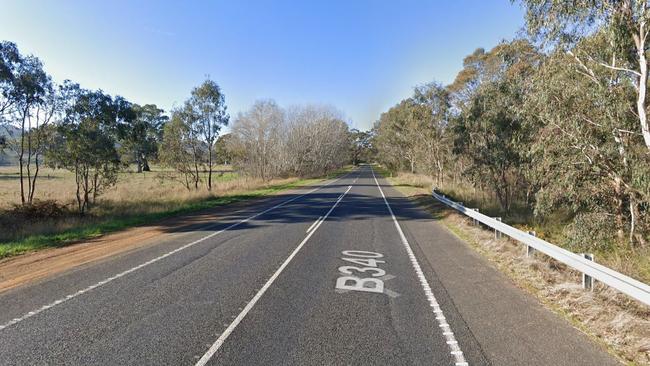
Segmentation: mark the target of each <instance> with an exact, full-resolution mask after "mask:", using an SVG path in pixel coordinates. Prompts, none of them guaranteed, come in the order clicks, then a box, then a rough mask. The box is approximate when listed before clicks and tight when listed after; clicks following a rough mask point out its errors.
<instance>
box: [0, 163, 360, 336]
mask: <svg viewBox="0 0 650 366" xmlns="http://www.w3.org/2000/svg"><path fill="white" fill-rule="evenodd" d="M347 175H348V174H345V175H344V176H342V177H339V178H338V179H335V180H332V181H331V182H329V183H327V184H323V185H320V186H318V187H316V188H314V189H312V190H310V191H309V192H307V193H305V194H302V195H300V196H296V197H293V198H290V199H288V200H286V201H282V202H280V203H279V204H277V205H275V206H273V207H271V208H268V209H266V210H264V211H262V212H259V213H256V214H255V215H253V216H250V217H247V218H245V219H243V220H241V221H238V222H236V223H234V224H232V225H230V226H228V227H226V228H224V229H221V230H219V231H216V232H214V233H212V234H209V235H207V236H204V237H202V238H201V239H198V240H195V241H193V242H191V243H188V244H185V245H183V246H182V247H179V248H176V249H174V250H172V251H170V252H167V253H165V254H163V255H161V256H159V257H156V258H153V259H151V260H149V261H147V262H144V263H141V264H139V265H137V266H135V267H133V268H130V269H127V270H126V271H123V272H120V273H118V274H116V275H114V276H112V277H109V278H106V279H104V280H102V281H99V282H97V283H95V284H93V285H90V286H88V287H86V288H84V289H81V290H79V291H77V292H75V293H74V294H70V295H67V296H65V297H63V298H61V299H58V300H56V301H53V302H51V303H49V304H47V305H43V306H42V307H40V308H39V309H36V310H33V311H30V312H28V313H26V314H25V315H23V316H21V317H18V318H14V319H12V320H10V321H8V322H6V323H4V324H0V330H3V329H5V328H7V327H9V326H12V325H14V324H16V323H19V322H21V321H23V320H25V319H28V318H31V317H33V316H35V315H38V314H40V313H42V312H43V311H45V310H47V309H50V308H52V307H54V306H56V305H60V304H62V303H64V302H66V301H68V300H71V299H74V298H75V297H77V296H79V295H82V294H84V293H86V292H88V291H91V290H94V289H96V288H98V287H100V286H103V285H105V284H107V283H109V282H111V281H114V280H116V279H118V278H120V277H124V276H126V275H128V274H129V273H132V272H135V271H137V270H139V269H141V268H144V267H146V266H148V265H150V264H154V263H156V262H158V261H160V260H162V259H165V258H167V257H169V256H171V255H174V254H176V253H178V252H180V251H182V250H185V249H187V248H189V247H192V246H194V245H196V244H198V243H201V242H203V241H205V240H207V239H210V238H212V237H214V236H216V235H219V234H221V233H223V232H224V231H227V230H230V229H232V228H234V227H236V226H239V225H241V224H243V223H246V222H248V221H250V220H252V219H254V218H256V217H258V216H261V215H263V214H265V213H267V212H269V211H272V210H275V209H276V208H279V207H282V206H284V205H286V204H287V203H290V202H293V201H295V200H297V199H299V198H302V197H304V196H307V195H309V194H311V193H313V192H316V191H317V190H319V189H322V188H324V187H327V186H329V185H331V184H332V183H334V182H337V181H339V180H341V179H343V178H344V177H346V176H347ZM348 191H349V188H348ZM346 193H347V191H346Z"/></svg>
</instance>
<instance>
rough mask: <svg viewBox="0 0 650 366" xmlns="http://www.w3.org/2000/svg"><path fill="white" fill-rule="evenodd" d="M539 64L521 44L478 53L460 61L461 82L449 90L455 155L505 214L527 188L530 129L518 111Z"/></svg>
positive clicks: (534, 54) (525, 44)
mask: <svg viewBox="0 0 650 366" xmlns="http://www.w3.org/2000/svg"><path fill="white" fill-rule="evenodd" d="M539 60H540V56H539V54H538V53H537V52H536V50H535V48H534V47H533V46H532V45H531V44H530V43H528V42H526V41H523V40H515V41H513V42H509V43H502V44H500V45H498V46H496V47H495V48H494V49H492V50H490V51H489V52H485V51H483V50H479V51H477V52H474V53H473V54H472V55H470V56H468V58H466V59H465V69H466V70H465V71H464V72H461V73H460V74H459V75H460V76H462V80H461V81H459V80H457V81H456V82H455V83H454V85H453V86H452V87H451V89H452V90H455V91H456V92H459V93H461V95H462V96H461V97H458V98H456V100H457V101H459V102H458V103H459V104H458V106H457V110H458V111H459V114H458V115H457V118H456V119H455V120H454V133H455V141H454V152H455V153H456V154H457V155H460V156H464V157H467V159H468V163H469V165H468V166H467V168H466V171H465V173H466V174H467V175H469V176H470V177H472V179H473V180H474V181H486V182H487V183H488V185H489V187H490V188H491V189H492V190H493V191H494V192H495V194H496V196H497V199H498V201H499V204H500V205H501V207H502V209H504V210H510V208H511V205H512V202H513V199H514V197H515V195H516V194H517V193H518V192H521V191H526V190H527V186H528V182H527V181H526V179H525V178H526V177H525V175H524V171H526V167H527V165H528V155H527V153H528V146H529V145H530V140H531V137H532V136H531V135H532V132H531V131H530V130H528V128H529V127H531V126H532V125H530V124H527V123H525V121H524V114H523V109H522V108H521V105H522V104H523V101H524V97H525V96H526V95H527V93H528V90H529V89H530V84H531V79H532V75H533V74H534V72H535V68H536V67H537V66H538V65H539Z"/></svg>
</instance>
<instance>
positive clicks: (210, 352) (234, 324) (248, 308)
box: [195, 186, 352, 366]
mask: <svg viewBox="0 0 650 366" xmlns="http://www.w3.org/2000/svg"><path fill="white" fill-rule="evenodd" d="M351 188H352V186H348V189H347V190H346V191H345V192H344V193H343V194H341V195H340V196H339V198H338V199H337V200H336V202H334V205H332V207H331V208H330V209H329V211H327V213H326V214H325V216H323V219H322V220H320V221H318V224H316V226H315V227H314V229H313V230H312V231H311V232H309V234H307V236H306V237H305V238H304V239H303V240H302V241H301V242H300V244H298V246H297V247H296V249H294V250H293V252H291V254H289V257H287V259H286V260H285V261H284V262H283V263H282V265H281V266H280V268H278V269H277V270H276V271H275V273H273V275H272V276H271V278H269V280H268V281H266V283H265V284H264V286H262V288H261V289H260V290H259V291H258V292H257V293H256V294H255V296H253V298H252V299H251V301H249V302H248V304H246V306H245V307H244V310H242V311H241V312H240V313H239V315H237V317H236V318H235V320H233V322H232V323H230V325H229V326H228V328H226V330H224V332H223V333H222V334H221V336H219V338H217V340H216V341H215V342H214V343H213V344H212V346H211V347H210V348H209V349H208V351H207V352H206V353H205V354H204V355H203V357H201V359H200V360H199V361H198V362H197V363H196V365H195V366H204V365H206V364H207V363H208V361H210V359H211V358H212V356H214V354H215V353H216V352H217V351H218V350H219V348H220V347H221V345H222V344H223V342H225V341H226V339H227V338H228V336H230V334H231V333H232V332H233V331H234V330H235V328H236V327H237V325H239V323H241V321H242V320H243V319H244V317H245V316H246V314H248V312H249V311H251V309H252V308H253V306H255V304H256V303H257V301H258V300H259V299H260V298H261V297H262V295H264V293H265V292H266V290H268V288H269V287H271V285H272V284H273V282H274V281H275V279H276V278H278V276H279V275H280V273H282V271H283V270H284V269H285V268H286V267H287V266H288V265H289V262H291V260H292V259H293V257H295V256H296V254H298V252H299V251H300V249H301V248H302V247H303V246H304V245H305V243H307V241H308V240H309V238H311V237H312V235H314V233H315V232H316V231H317V230H318V228H319V227H320V226H321V224H322V223H323V222H324V221H325V220H327V218H328V217H329V215H330V214H331V213H332V211H334V209H335V208H336V206H337V205H338V204H339V202H341V200H342V199H343V197H345V195H346V194H347V193H348V192H350V189H351Z"/></svg>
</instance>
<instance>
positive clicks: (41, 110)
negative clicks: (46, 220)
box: [0, 42, 61, 204]
mask: <svg viewBox="0 0 650 366" xmlns="http://www.w3.org/2000/svg"><path fill="white" fill-rule="evenodd" d="M60 100H61V98H60V95H59V90H58V88H57V87H56V86H55V85H54V83H53V82H52V79H51V77H50V76H49V75H48V74H47V73H46V72H45V71H44V70H43V64H42V63H41V61H40V60H39V59H38V58H37V57H34V56H31V55H29V56H25V55H21V54H20V52H19V51H18V48H17V47H16V45H15V44H14V43H11V42H1V43H0V122H3V123H4V124H5V130H6V131H7V133H8V134H9V135H10V136H9V138H8V139H7V140H8V141H7V145H8V146H9V148H10V149H11V150H13V152H14V153H15V154H16V155H17V156H18V165H19V175H20V180H19V182H20V197H21V202H22V204H31V203H32V202H33V200H34V195H35V192H36V183H37V178H38V174H39V169H40V164H41V158H42V155H43V148H44V142H45V137H44V136H43V134H44V130H46V126H47V125H48V124H49V123H50V122H51V121H52V120H53V119H54V117H55V116H56V115H57V113H58V112H59V110H60V104H61V103H60ZM6 125H9V126H10V127H7V126H6Z"/></svg>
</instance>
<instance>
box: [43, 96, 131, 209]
mask: <svg viewBox="0 0 650 366" xmlns="http://www.w3.org/2000/svg"><path fill="white" fill-rule="evenodd" d="M66 93H67V95H68V104H67V106H66V108H65V119H64V121H63V123H62V124H61V125H60V126H59V127H58V128H57V131H56V132H57V133H56V135H55V136H54V137H53V138H52V144H51V146H50V149H48V151H47V154H48V155H47V157H48V163H49V164H50V165H51V166H53V167H61V168H65V169H67V170H70V171H72V172H74V174H75V183H76V185H77V189H76V199H77V207H78V210H79V213H81V214H84V213H86V212H87V211H88V210H89V209H90V208H91V206H92V205H94V204H95V203H96V200H97V197H98V196H99V195H101V193H102V192H103V191H104V190H106V189H107V188H109V187H111V186H113V185H114V184H115V182H116V180H117V172H118V170H119V168H120V159H119V155H118V152H117V149H116V137H115V136H116V135H115V131H116V129H117V125H118V123H119V121H120V120H121V117H123V113H122V112H123V110H122V109H121V108H120V106H121V104H122V103H123V101H122V100H120V99H119V98H117V99H116V100H113V99H112V98H111V97H110V96H109V95H106V94H104V93H103V92H102V91H99V90H98V91H91V90H85V89H82V88H80V87H79V86H78V85H76V84H70V83H68V84H67V85H66Z"/></svg>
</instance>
